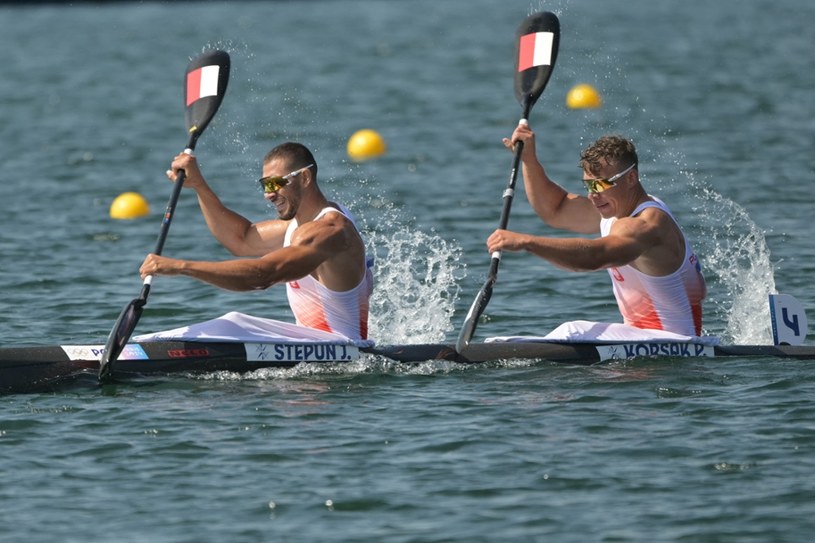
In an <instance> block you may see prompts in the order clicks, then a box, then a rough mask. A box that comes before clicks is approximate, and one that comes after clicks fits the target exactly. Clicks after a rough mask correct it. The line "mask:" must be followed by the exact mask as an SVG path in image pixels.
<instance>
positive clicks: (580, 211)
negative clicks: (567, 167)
mask: <svg viewBox="0 0 815 543" xmlns="http://www.w3.org/2000/svg"><path fill="white" fill-rule="evenodd" d="M518 141H523V142H524V148H523V151H522V152H521V161H522V168H521V172H522V174H523V179H524V190H525V191H526V197H527V199H528V200H529V204H530V205H531V206H532V209H534V210H535V213H537V215H538V217H540V218H541V219H542V220H543V221H544V222H545V223H546V224H548V225H550V226H552V227H554V228H560V229H563V230H569V231H571V232H577V233H580V234H595V233H597V232H599V231H600V215H599V214H598V213H597V210H596V209H595V208H594V205H592V203H591V202H590V201H589V199H588V198H586V197H585V196H579V195H577V194H573V193H570V192H568V191H567V190H566V189H564V188H563V187H561V186H560V185H558V184H557V183H555V182H554V181H552V180H551V179H550V178H549V176H548V175H547V174H546V170H545V169H544V167H543V165H541V163H540V161H538V158H537V155H536V149H535V145H536V144H535V133H534V132H533V131H532V130H531V129H530V128H529V127H528V126H526V125H523V124H520V125H518V127H517V128H516V129H515V132H514V133H513V134H512V138H511V140H510V139H505V140H504V145H506V146H507V147H508V148H513V146H514V144H515V143H516V142H518Z"/></svg>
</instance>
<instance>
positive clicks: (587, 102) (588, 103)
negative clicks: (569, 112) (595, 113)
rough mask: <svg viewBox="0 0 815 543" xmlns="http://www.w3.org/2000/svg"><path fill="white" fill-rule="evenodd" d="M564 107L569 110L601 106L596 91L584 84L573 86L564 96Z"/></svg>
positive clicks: (601, 102) (598, 94)
mask: <svg viewBox="0 0 815 543" xmlns="http://www.w3.org/2000/svg"><path fill="white" fill-rule="evenodd" d="M566 105H567V106H568V107H569V108H571V109H593V108H598V107H600V106H602V105H603V99H602V98H601V97H600V93H599V92H597V89H595V88H594V87H592V86H591V85H587V84H586V83H581V84H579V85H575V86H574V87H572V89H571V90H570V91H569V94H568V95H566Z"/></svg>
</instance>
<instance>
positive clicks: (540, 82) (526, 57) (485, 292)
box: [456, 11, 560, 353]
mask: <svg viewBox="0 0 815 543" xmlns="http://www.w3.org/2000/svg"><path fill="white" fill-rule="evenodd" d="M559 45H560V22H559V21H558V18H557V17H556V16H555V14H553V13H551V12H548V11H544V12H541V13H536V14H534V15H530V16H529V17H527V18H526V19H524V21H523V22H522V23H521V25H520V26H519V27H518V31H517V33H516V46H515V52H516V55H515V58H516V59H517V64H516V67H517V70H516V72H515V97H516V98H517V99H518V102H520V104H521V106H522V109H523V117H521V120H520V122H521V123H526V122H527V119H528V118H529V112H530V111H531V110H532V106H534V105H535V102H537V101H538V98H539V97H540V95H541V93H542V92H543V89H544V88H546V84H547V83H548V82H549V76H551V75H552V69H553V68H554V67H555V60H557V52H558V46H559ZM522 150H523V142H521V141H519V142H518V143H516V144H515V156H514V157H513V159H512V170H511V171H510V174H509V184H508V185H507V188H506V190H504V196H503V202H504V207H503V210H502V211H501V222H500V226H499V228H500V229H502V230H503V229H505V228H506V227H507V223H509V211H510V208H511V207H512V198H513V196H514V195H515V180H516V179H517V177H518V165H519V164H520V161H521V151H522ZM500 262H501V251H495V252H494V253H493V254H492V259H491V261H490V270H489V274H488V275H487V281H486V282H485V283H484V286H483V287H481V290H480V291H479V292H478V295H477V296H476V297H475V300H474V301H473V305H472V306H470V311H469V312H468V313H467V317H466V318H465V320H464V325H463V326H462V328H461V333H460V334H459V336H458V341H457V342H456V352H457V353H461V352H462V351H463V350H464V349H465V348H466V347H467V346H468V345H469V344H470V340H471V339H472V337H473V334H474V333H475V327H476V326H477V325H478V319H479V318H480V317H481V314H482V313H483V312H484V309H485V308H486V307H487V303H489V301H490V297H491V296H492V287H493V285H494V284H495V281H496V280H497V279H498V264H499V263H500Z"/></svg>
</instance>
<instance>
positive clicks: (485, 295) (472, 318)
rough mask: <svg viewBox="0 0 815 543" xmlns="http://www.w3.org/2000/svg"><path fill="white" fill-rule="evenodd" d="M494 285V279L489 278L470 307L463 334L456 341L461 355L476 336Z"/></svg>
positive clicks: (462, 328)
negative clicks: (476, 329) (476, 330)
mask: <svg viewBox="0 0 815 543" xmlns="http://www.w3.org/2000/svg"><path fill="white" fill-rule="evenodd" d="M494 284H495V278H494V277H489V278H487V281H486V283H484V286H483V287H481V290H479V291H478V295H477V296H476V297H475V300H473V305H471V306H470V311H469V312H468V313H467V317H466V318H465V319H464V324H463V325H462V327H461V332H460V333H459V334H458V340H457V341H456V352H457V353H459V354H460V353H461V352H462V351H463V350H464V349H465V348H466V347H467V346H468V345H470V340H471V339H472V338H473V335H475V328H476V326H478V319H480V318H481V314H482V313H483V312H484V310H485V309H486V308H487V304H488V303H489V301H490V298H491V297H492V286H493V285H494Z"/></svg>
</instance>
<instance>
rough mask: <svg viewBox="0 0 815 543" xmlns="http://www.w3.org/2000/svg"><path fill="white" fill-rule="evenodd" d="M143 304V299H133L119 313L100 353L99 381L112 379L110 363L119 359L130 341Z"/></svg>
mask: <svg viewBox="0 0 815 543" xmlns="http://www.w3.org/2000/svg"><path fill="white" fill-rule="evenodd" d="M144 303H145V300H144V299H142V298H135V299H133V300H131V302H130V303H129V304H127V305H126V306H125V307H124V309H122V312H121V313H119V318H118V319H116V324H114V325H113V329H112V330H111V331H110V335H109V336H108V341H107V343H106V344H105V352H103V353H102V359H101V361H100V364H99V380H100V381H103V382H105V381H110V380H111V379H112V377H113V375H112V371H113V365H112V364H111V362H112V361H114V360H117V359H118V358H119V355H121V354H122V351H123V350H124V348H125V345H127V342H128V341H129V340H130V336H131V334H133V330H135V329H136V324H138V322H139V318H141V314H142V309H143V308H144Z"/></svg>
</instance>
